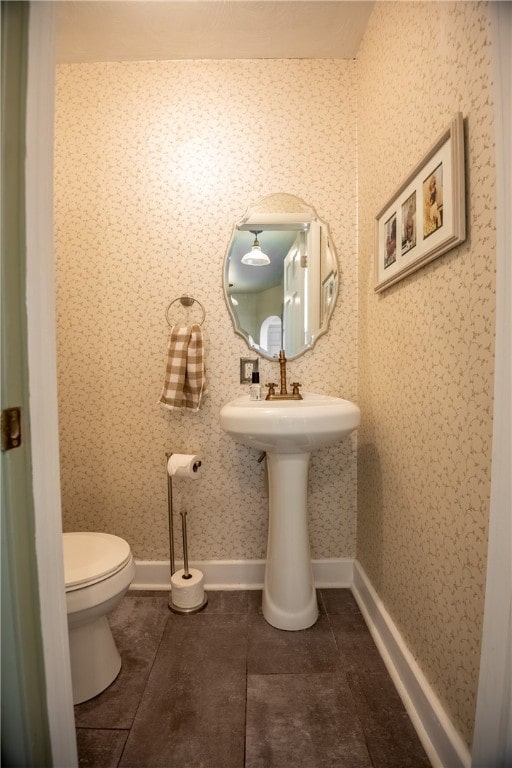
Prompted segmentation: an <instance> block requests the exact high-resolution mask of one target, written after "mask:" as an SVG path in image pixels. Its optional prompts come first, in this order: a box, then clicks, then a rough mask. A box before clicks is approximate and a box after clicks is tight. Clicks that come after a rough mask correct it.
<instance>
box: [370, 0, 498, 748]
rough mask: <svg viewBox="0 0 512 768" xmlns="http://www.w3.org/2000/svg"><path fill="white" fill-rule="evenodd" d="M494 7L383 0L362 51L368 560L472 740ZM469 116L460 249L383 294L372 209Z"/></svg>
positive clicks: (489, 269)
mask: <svg viewBox="0 0 512 768" xmlns="http://www.w3.org/2000/svg"><path fill="white" fill-rule="evenodd" d="M489 35H490V30H489V8H488V6H487V5H486V4H482V3H480V4H477V3H469V2H464V3H458V2H455V3H451V2H442V3H377V4H376V6H375V10H374V12H373V15H372V17H371V20H370V25H369V27H368V30H367V32H366V35H365V38H364V41H363V45H362V48H361V50H360V53H359V57H358V68H357V69H358V140H359V160H358V170H359V199H360V208H359V227H360V229H359V280H360V288H359V299H360V331H359V376H360V378H359V398H360V405H361V409H362V415H363V423H362V426H361V429H360V430H359V461H358V476H359V478H360V490H359V498H358V547H357V552H358V559H359V560H360V561H361V563H362V565H363V566H364V568H365V570H366V572H367V574H368V575H369V577H370V579H371V581H372V583H373V585H374V586H375V588H376V589H377V591H378V593H379V596H380V597H381V599H382V600H383V601H384V603H385V605H386V607H387V609H388V610H389V612H390V613H391V615H392V617H393V619H394V620H395V622H396V624H397V625H398V627H399V629H400V631H401V633H402V635H403V637H404V638H405V640H406V641H407V643H408V645H409V647H410V649H411V651H412V652H413V654H414V656H415V657H416V660H417V661H418V663H419V664H420V666H421V668H422V670H423V671H424V673H425V674H426V676H427V678H428V680H429V681H430V683H431V684H432V686H433V688H434V690H435V691H436V693H437V694H438V696H439V697H440V699H441V701H442V702H443V703H444V705H445V707H446V709H447V711H448V713H449V715H450V717H451V719H452V721H453V722H454V724H455V725H456V727H457V728H458V729H460V732H461V735H462V736H463V738H465V739H466V741H467V742H468V744H470V741H471V736H472V729H473V722H474V709H475V695H476V687H477V677H478V668H479V654H480V636H481V628H482V610H483V591H484V579H485V565H486V547H487V518H488V505H489V487H490V458H491V430H492V422H491V419H492V385H493V343H494V342H493V338H494V306H495V302H494V246H495V232H494V179H495V173H494V165H493V163H494V154H493V142H494V140H493V131H492V91H491V85H492V83H491V68H490V40H489ZM459 110H460V111H461V112H462V113H463V115H464V117H465V133H466V145H467V149H466V153H467V158H466V160H467V174H466V180H467V188H468V195H467V199H468V204H469V213H468V226H469V235H468V238H467V241H466V243H465V244H463V245H462V246H460V247H458V248H456V249H454V250H452V251H450V252H449V253H447V254H446V255H445V256H442V257H440V258H439V259H437V260H436V261H434V262H432V263H431V264H430V265H428V266H427V267H425V268H424V269H422V270H421V271H419V272H416V273H415V274H414V275H412V276H410V277H409V278H406V279H404V280H402V281H401V282H399V283H398V284H396V285H395V286H393V287H392V288H390V289H388V290H387V291H385V292H384V293H382V294H380V295H376V294H375V293H374V292H373V284H374V278H373V249H374V217H375V215H376V213H377V212H378V211H379V210H380V208H381V207H382V206H383V205H384V204H385V202H386V201H387V200H388V198H389V197H390V196H391V195H392V194H393V191H394V190H395V189H396V188H397V187H398V186H399V184H400V182H401V181H402V179H403V178H404V177H405V176H407V174H408V173H409V172H410V170H411V169H412V168H414V167H415V165H416V164H417V163H418V162H419V161H420V160H421V158H422V156H423V155H424V153H425V152H426V151H427V149H428V148H429V146H430V145H431V144H432V143H433V141H434V139H435V138H436V137H437V136H438V135H440V133H441V132H442V131H443V130H444V128H445V127H446V126H447V125H448V124H449V122H450V120H451V117H452V115H453V114H454V113H455V112H456V111H459Z"/></svg>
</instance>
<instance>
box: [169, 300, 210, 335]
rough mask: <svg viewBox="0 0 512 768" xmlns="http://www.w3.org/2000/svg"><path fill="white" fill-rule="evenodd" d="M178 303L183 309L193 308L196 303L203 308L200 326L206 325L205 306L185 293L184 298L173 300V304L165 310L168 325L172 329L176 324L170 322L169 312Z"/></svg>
mask: <svg viewBox="0 0 512 768" xmlns="http://www.w3.org/2000/svg"><path fill="white" fill-rule="evenodd" d="M178 301H179V303H180V304H181V306H182V307H191V306H192V304H194V303H196V304H199V306H200V307H201V320H200V321H199V325H202V324H203V323H204V319H205V317H206V312H205V309H204V307H203V305H202V304H201V302H200V301H199V300H198V299H194V297H193V296H189V295H188V294H186V293H184V294H183V296H177V297H176V298H175V299H173V300H172V301H171V303H170V304H169V306H168V307H167V309H166V310H165V318H166V320H167V325H168V326H169V327H170V328H172V327H173V325H174V323H172V322H171V321H170V320H169V310H170V308H171V307H172V306H173V304H176V303H177V302H178Z"/></svg>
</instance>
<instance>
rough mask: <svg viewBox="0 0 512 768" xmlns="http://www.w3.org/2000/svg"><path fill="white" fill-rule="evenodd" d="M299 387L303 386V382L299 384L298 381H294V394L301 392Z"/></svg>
mask: <svg viewBox="0 0 512 768" xmlns="http://www.w3.org/2000/svg"><path fill="white" fill-rule="evenodd" d="M299 387H302V384H299V382H298V381H292V395H298V394H300V393H299Z"/></svg>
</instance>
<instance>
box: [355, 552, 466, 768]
mask: <svg viewBox="0 0 512 768" xmlns="http://www.w3.org/2000/svg"><path fill="white" fill-rule="evenodd" d="M353 576H354V580H353V584H352V592H353V594H354V597H355V599H356V600H357V603H358V605H359V607H360V609H361V612H362V614H363V616H364V618H365V621H366V623H367V625H368V628H369V630H370V632H371V634H372V636H373V639H374V640H375V643H376V645H377V647H378V649H379V652H380V654H381V656H382V658H383V660H384V663H385V664H386V667H387V669H388V672H389V674H390V675H391V678H392V679H393V682H394V684H395V686H396V688H397V691H398V693H399V694H400V696H401V698H402V701H403V703H404V705H405V708H406V709H407V712H408V714H409V717H410V718H411V720H412V723H413V725H414V727H415V729H416V732H417V733H418V736H419V738H420V740H421V742H422V744H423V747H424V749H425V751H426V753H427V755H428V757H429V759H430V761H431V763H432V765H433V766H434V768H469V766H470V764H471V756H470V754H469V750H468V748H467V746H466V744H465V742H464V741H463V739H462V738H461V737H460V735H459V733H458V732H457V731H456V729H455V727H454V726H453V724H452V722H451V721H450V719H449V717H448V716H447V714H446V712H445V711H444V709H443V707H442V705H441V703H440V701H439V699H438V698H437V697H436V695H435V693H434V691H433V690H432V688H431V687H430V685H429V683H428V682H427V680H426V678H425V676H424V674H423V672H422V671H421V669H420V667H419V666H418V664H417V662H416V661H415V659H414V657H413V656H412V654H411V652H410V651H409V649H408V648H407V646H406V644H405V642H404V640H403V638H402V636H401V635H400V633H399V631H398V629H397V628H396V626H395V624H394V623H393V621H392V619H391V617H390V616H389V614H388V612H387V611H386V609H385V607H384V604H383V603H382V601H381V600H380V598H379V596H378V594H377V593H376V591H375V589H374V588H373V586H372V585H371V583H370V581H369V579H368V577H367V575H366V573H365V572H364V569H363V567H362V565H361V564H360V563H359V562H358V561H357V560H356V561H355V562H354V569H353Z"/></svg>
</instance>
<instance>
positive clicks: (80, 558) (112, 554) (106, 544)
mask: <svg viewBox="0 0 512 768" xmlns="http://www.w3.org/2000/svg"><path fill="white" fill-rule="evenodd" d="M62 542H63V551H64V577H65V582H66V584H65V587H66V609H67V616H68V631H69V651H70V659H71V677H72V682H73V703H74V704H79V703H80V702H82V701H87V700H88V699H91V698H93V697H94V696H97V695H98V694H99V693H101V691H103V690H105V688H107V687H108V686H109V685H110V684H111V683H112V682H113V681H114V680H115V678H116V677H117V675H118V674H119V670H120V669H121V656H120V655H119V651H118V649H117V647H116V644H115V641H114V638H113V636H112V632H111V629H110V625H109V622H108V620H107V614H108V613H110V611H112V610H113V609H114V608H115V607H116V606H117V605H119V603H120V601H121V599H122V598H123V596H124V594H125V593H126V590H127V589H128V587H129V586H130V584H131V582H132V580H133V578H134V576H135V561H134V559H133V556H132V553H131V551H130V546H129V544H128V543H127V542H126V541H124V539H121V538H119V536H113V535H112V534H109V533H92V532H73V533H64V534H63V537H62Z"/></svg>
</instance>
